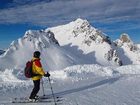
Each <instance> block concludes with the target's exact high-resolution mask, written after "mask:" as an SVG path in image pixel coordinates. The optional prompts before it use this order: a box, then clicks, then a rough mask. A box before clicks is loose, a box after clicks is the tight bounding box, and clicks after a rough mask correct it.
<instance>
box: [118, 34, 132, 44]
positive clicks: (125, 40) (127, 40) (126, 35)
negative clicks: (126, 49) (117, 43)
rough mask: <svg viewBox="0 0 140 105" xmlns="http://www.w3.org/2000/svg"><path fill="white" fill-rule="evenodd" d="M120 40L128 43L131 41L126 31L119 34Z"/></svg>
mask: <svg viewBox="0 0 140 105" xmlns="http://www.w3.org/2000/svg"><path fill="white" fill-rule="evenodd" d="M120 40H121V41H122V43H130V42H132V41H131V39H130V37H129V35H128V34H126V33H123V34H121V36H120Z"/></svg>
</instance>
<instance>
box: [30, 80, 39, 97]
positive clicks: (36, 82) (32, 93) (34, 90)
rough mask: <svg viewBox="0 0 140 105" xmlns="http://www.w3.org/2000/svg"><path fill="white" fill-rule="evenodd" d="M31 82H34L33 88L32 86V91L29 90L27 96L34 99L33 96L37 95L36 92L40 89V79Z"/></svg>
mask: <svg viewBox="0 0 140 105" xmlns="http://www.w3.org/2000/svg"><path fill="white" fill-rule="evenodd" d="M33 83H34V88H33V90H32V92H31V95H30V97H29V98H30V99H34V98H35V96H36V95H37V93H38V92H39V90H40V80H36V81H33Z"/></svg>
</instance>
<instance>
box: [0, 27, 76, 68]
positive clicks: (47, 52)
mask: <svg viewBox="0 0 140 105" xmlns="http://www.w3.org/2000/svg"><path fill="white" fill-rule="evenodd" d="M36 50H39V51H40V52H41V53H42V54H41V58H42V63H43V65H44V68H45V69H46V70H48V69H49V70H51V69H61V68H64V67H67V66H70V65H72V64H75V63H76V62H77V61H76V58H77V57H74V56H72V55H70V54H69V53H68V52H67V51H65V50H63V49H62V48H60V47H59V43H58V42H57V40H56V39H55V38H54V36H53V34H51V33H50V32H44V31H41V30H37V31H36V30H29V31H27V32H26V33H25V35H24V36H23V37H22V38H19V39H18V40H16V41H13V42H12V43H11V45H10V47H9V48H8V50H6V52H5V53H4V55H3V56H1V57H0V64H2V65H1V67H0V68H1V70H5V69H6V68H10V69H12V68H18V69H23V68H24V67H25V63H26V62H27V61H28V60H31V58H32V55H33V52H34V51H36ZM46 64H47V66H46Z"/></svg>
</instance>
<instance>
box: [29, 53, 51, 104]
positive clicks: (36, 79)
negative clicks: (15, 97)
mask: <svg viewBox="0 0 140 105" xmlns="http://www.w3.org/2000/svg"><path fill="white" fill-rule="evenodd" d="M40 55H41V53H40V52H39V51H35V52H34V54H33V58H32V61H33V65H32V72H33V73H34V74H37V75H35V76H33V77H32V80H33V83H34V88H33V90H32V92H31V94H30V97H29V101H32V102H34V101H37V99H38V96H37V93H38V92H39V90H40V79H41V78H42V76H45V77H49V76H50V74H49V73H48V72H47V73H45V72H44V70H43V68H42V65H41V62H40Z"/></svg>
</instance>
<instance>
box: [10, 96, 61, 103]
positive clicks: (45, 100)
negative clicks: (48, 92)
mask: <svg viewBox="0 0 140 105" xmlns="http://www.w3.org/2000/svg"><path fill="white" fill-rule="evenodd" d="M55 100H56V102H61V101H62V100H63V99H62V98H60V97H56V98H55ZM51 102H54V100H53V98H52V97H44V96H42V97H40V98H39V99H38V100H37V101H33V102H32V101H29V99H28V98H24V97H22V98H14V99H13V100H12V103H51Z"/></svg>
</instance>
